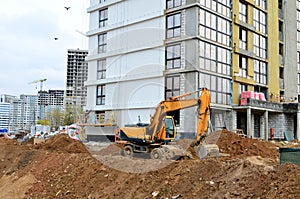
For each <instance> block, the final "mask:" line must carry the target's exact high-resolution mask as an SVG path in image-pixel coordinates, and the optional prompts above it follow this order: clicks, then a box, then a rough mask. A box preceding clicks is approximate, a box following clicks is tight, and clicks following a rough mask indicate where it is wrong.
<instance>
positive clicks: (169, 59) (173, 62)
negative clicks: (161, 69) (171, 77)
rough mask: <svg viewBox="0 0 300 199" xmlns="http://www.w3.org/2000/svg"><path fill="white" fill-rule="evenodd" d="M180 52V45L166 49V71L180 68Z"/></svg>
mask: <svg viewBox="0 0 300 199" xmlns="http://www.w3.org/2000/svg"><path fill="white" fill-rule="evenodd" d="M180 60H181V50H180V44H177V45H173V46H167V47H166V65H167V69H173V68H180Z"/></svg>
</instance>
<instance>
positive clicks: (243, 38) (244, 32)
mask: <svg viewBox="0 0 300 199" xmlns="http://www.w3.org/2000/svg"><path fill="white" fill-rule="evenodd" d="M240 48H241V49H244V50H247V30H245V29H243V28H241V27H240Z"/></svg>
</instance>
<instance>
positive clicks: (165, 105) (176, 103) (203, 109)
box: [146, 88, 210, 142]
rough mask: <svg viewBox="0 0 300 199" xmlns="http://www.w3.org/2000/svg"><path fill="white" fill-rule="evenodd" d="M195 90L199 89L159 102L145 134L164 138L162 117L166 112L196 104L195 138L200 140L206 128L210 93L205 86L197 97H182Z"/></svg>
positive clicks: (154, 137)
mask: <svg viewBox="0 0 300 199" xmlns="http://www.w3.org/2000/svg"><path fill="white" fill-rule="evenodd" d="M197 92H199V91H194V92H190V93H186V94H183V95H180V96H176V97H172V98H170V99H168V100H164V101H162V102H160V103H159V105H158V106H157V108H156V111H155V114H154V116H153V117H152V120H151V123H150V126H149V127H148V128H147V130H146V134H147V135H149V136H151V137H152V139H164V137H163V132H164V131H163V129H162V127H163V122H164V118H165V116H166V115H167V113H168V112H171V111H175V110H180V109H185V108H189V107H193V106H198V128H197V138H196V139H197V142H198V141H199V142H200V140H201V138H202V137H203V135H204V134H205V133H206V131H207V129H208V120H209V110H210V94H209V92H208V90H207V88H203V89H202V92H201V95H200V97H199V98H198V99H182V98H184V97H186V96H190V95H192V94H194V93H197Z"/></svg>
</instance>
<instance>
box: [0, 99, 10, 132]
mask: <svg viewBox="0 0 300 199" xmlns="http://www.w3.org/2000/svg"><path fill="white" fill-rule="evenodd" d="M9 114H10V103H5V102H0V129H8V125H9Z"/></svg>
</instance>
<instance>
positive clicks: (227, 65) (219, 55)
mask: <svg viewBox="0 0 300 199" xmlns="http://www.w3.org/2000/svg"><path fill="white" fill-rule="evenodd" d="M199 51H200V57H199V63H200V66H199V67H200V68H201V69H204V70H207V71H212V72H215V73H219V74H223V75H228V76H231V51H230V50H228V49H226V48H223V47H220V46H218V45H214V44H210V43H207V42H203V41H200V42H199Z"/></svg>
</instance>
